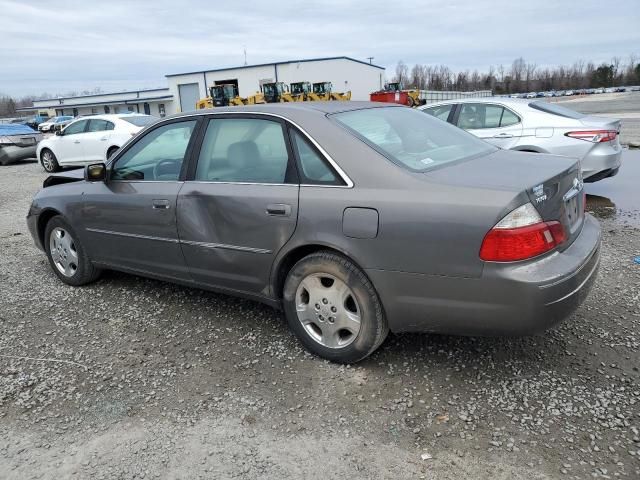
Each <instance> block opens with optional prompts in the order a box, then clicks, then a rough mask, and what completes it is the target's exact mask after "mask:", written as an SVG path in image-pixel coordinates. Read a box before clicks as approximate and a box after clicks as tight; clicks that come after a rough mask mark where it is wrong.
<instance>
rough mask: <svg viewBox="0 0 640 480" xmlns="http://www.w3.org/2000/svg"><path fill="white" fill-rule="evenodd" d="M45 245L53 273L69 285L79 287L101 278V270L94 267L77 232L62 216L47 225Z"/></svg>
mask: <svg viewBox="0 0 640 480" xmlns="http://www.w3.org/2000/svg"><path fill="white" fill-rule="evenodd" d="M43 243H44V248H45V251H46V252H47V258H48V259H49V264H50V265H51V269H52V270H53V273H55V274H56V275H57V276H58V278H59V279H60V280H62V281H63V282H64V283H66V284H67V285H72V286H74V287H79V286H80V285H86V284H87V283H91V282H93V281H95V280H97V279H98V277H99V276H100V274H101V270H100V269H99V268H96V267H94V266H93V264H92V263H91V260H90V259H89V257H88V256H87V253H86V252H85V249H84V247H83V246H82V244H81V243H80V239H79V238H78V236H77V235H76V233H75V231H74V230H73V228H71V225H69V224H68V223H67V222H66V221H65V220H64V219H63V218H62V217H61V216H60V215H57V216H55V217H53V218H51V220H49V222H48V223H47V226H46V228H45V230H44V242H43Z"/></svg>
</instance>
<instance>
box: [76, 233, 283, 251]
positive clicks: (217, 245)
mask: <svg viewBox="0 0 640 480" xmlns="http://www.w3.org/2000/svg"><path fill="white" fill-rule="evenodd" d="M87 231H88V232H93V233H102V234H105V235H116V236H118V237H129V238H138V239H140V240H153V241H160V242H169V243H180V244H186V245H193V246H195V247H202V248H222V249H225V250H237V251H239V252H249V253H261V254H270V253H273V252H272V251H271V250H267V249H265V248H253V247H242V246H240V245H227V244H225V243H208V242H196V241H192V240H179V239H177V238H164V237H153V236H150V235H138V234H137V233H125V232H114V231H112V230H102V229H100V228H87Z"/></svg>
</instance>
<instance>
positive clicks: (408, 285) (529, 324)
mask: <svg viewBox="0 0 640 480" xmlns="http://www.w3.org/2000/svg"><path fill="white" fill-rule="evenodd" d="M599 247H600V226H599V224H598V222H597V221H596V220H594V219H593V218H592V217H591V216H590V215H587V216H586V218H585V223H584V226H583V228H582V231H581V233H580V235H579V236H578V238H576V240H575V241H574V242H573V243H572V244H571V246H569V247H568V248H567V249H565V250H564V251H563V252H554V253H552V254H550V255H547V256H545V257H542V258H540V259H534V260H531V261H527V262H514V263H487V264H486V265H485V268H484V271H483V273H482V276H481V277H480V278H459V277H458V278H454V277H444V276H440V277H439V276H430V275H420V274H412V273H406V272H389V271H381V270H367V274H368V275H369V276H370V278H371V280H372V282H373V284H374V285H375V287H376V289H377V290H378V293H379V295H380V297H381V300H382V303H383V306H384V308H385V313H386V315H387V319H388V321H389V327H390V328H391V330H392V331H395V332H437V333H450V334H459V335H528V334H532V333H536V332H540V331H543V330H545V329H547V328H549V327H551V326H553V325H555V324H557V323H559V322H561V321H562V320H563V319H565V318H566V317H567V316H569V315H570V314H571V313H572V312H573V311H574V310H575V309H576V308H577V307H578V306H579V305H580V304H581V303H582V301H583V300H584V299H585V298H586V296H587V294H588V292H589V290H590V288H591V286H592V284H593V282H594V281H595V278H596V274H597V270H598V266H599V262H600V250H599Z"/></svg>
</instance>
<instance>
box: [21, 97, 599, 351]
mask: <svg viewBox="0 0 640 480" xmlns="http://www.w3.org/2000/svg"><path fill="white" fill-rule="evenodd" d="M44 187H45V188H43V189H42V190H41V191H40V192H39V193H38V194H37V195H36V196H35V198H34V200H33V204H32V205H31V208H30V210H29V214H28V217H27V223H28V225H29V229H30V231H31V234H32V236H33V238H34V240H35V243H36V245H37V246H38V247H40V248H41V249H43V250H44V251H45V252H46V254H47V256H48V258H49V262H50V264H51V267H52V269H53V271H54V272H55V274H56V275H57V276H58V277H59V278H60V279H61V280H62V281H63V282H65V283H67V284H69V285H83V284H86V283H89V282H91V281H93V280H95V279H96V278H98V276H99V274H100V270H101V269H105V268H106V269H116V270H121V271H124V272H130V273H134V274H138V275H143V276H148V277H153V278H158V279H164V280H168V281H171V282H176V283H180V284H184V285H191V286H195V287H200V288H206V289H211V290H215V291H219V292H225V293H230V294H233V295H242V296H245V297H249V298H252V299H255V300H259V301H262V302H264V303H266V304H269V305H271V306H274V307H279V308H282V309H283V310H284V313H285V316H286V318H287V320H288V323H289V325H290V327H291V329H292V330H293V331H294V332H295V334H296V335H297V336H298V337H299V339H300V340H301V342H302V343H303V344H304V345H305V346H306V347H307V348H308V349H309V350H310V351H312V352H314V353H316V354H318V355H320V356H323V357H325V358H328V359H330V360H334V361H340V362H355V361H358V360H360V359H362V358H364V357H366V356H367V355H369V354H370V353H371V352H373V351H374V350H375V349H376V348H377V347H378V346H379V345H380V344H381V343H382V341H383V340H384V338H385V336H386V335H387V332H388V331H389V330H392V331H395V332H402V331H413V332H416V331H419V332H425V331H426V332H447V333H457V334H466V335H470V334H485V335H496V334H510V335H513V334H529V333H532V332H536V331H541V330H544V329H545V328H547V327H549V326H551V325H553V324H555V323H557V322H559V321H561V320H562V319H564V318H566V317H567V316H568V315H569V314H570V313H571V312H572V311H573V310H574V309H575V308H576V307H577V306H578V305H579V304H580V303H581V302H582V300H583V299H584V298H585V295H586V294H587V292H588V290H589V288H590V287H591V285H592V283H593V281H594V279H595V277H596V271H597V268H598V264H599V245H600V228H599V225H598V223H597V222H596V221H595V220H594V219H593V218H592V217H591V216H590V215H588V214H585V213H584V203H585V200H584V195H583V191H582V179H581V174H580V169H579V165H578V162H577V161H576V160H574V159H569V158H564V157H555V156H552V155H538V154H530V153H529V154H528V153H520V152H512V151H504V150H500V149H498V148H496V147H494V146H491V145H489V144H487V143H485V142H483V141H481V140H479V139H477V138H475V137H474V136H472V135H470V134H468V133H466V132H464V131H462V130H460V129H458V128H456V127H454V126H452V125H449V124H447V123H445V122H442V121H440V120H438V119H435V118H433V117H431V116H429V115H425V114H424V113H422V112H417V111H415V110H413V109H410V108H406V107H402V106H394V105H388V104H379V103H378V104H375V103H368V102H308V103H295V104H277V105H276V104H274V105H260V106H258V105H254V106H247V107H231V108H216V109H215V110H201V111H198V113H190V114H181V115H177V116H174V117H171V118H165V119H163V120H161V121H160V122H157V123H155V124H154V125H152V126H150V127H147V128H146V129H145V130H143V131H142V132H141V133H140V134H138V135H137V136H136V137H134V138H133V139H131V140H130V141H129V142H128V143H127V144H125V145H124V146H123V147H122V148H121V149H120V150H119V151H118V152H117V153H116V154H115V155H114V156H113V157H112V159H111V160H110V161H109V163H108V164H107V165H105V164H94V165H89V166H87V167H86V168H85V170H84V171H83V170H76V171H72V172H66V173H63V174H58V175H54V176H51V177H49V178H48V179H47V180H46V181H45V183H44Z"/></svg>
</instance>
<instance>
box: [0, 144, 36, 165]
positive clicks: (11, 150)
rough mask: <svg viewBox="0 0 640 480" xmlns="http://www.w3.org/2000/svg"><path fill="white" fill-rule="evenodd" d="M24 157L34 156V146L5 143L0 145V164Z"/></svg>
mask: <svg viewBox="0 0 640 480" xmlns="http://www.w3.org/2000/svg"><path fill="white" fill-rule="evenodd" d="M26 158H36V146H35V145H33V146H30V147H18V146H15V145H5V146H2V147H0V165H7V164H9V163H13V162H18V161H20V160H24V159H26Z"/></svg>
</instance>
